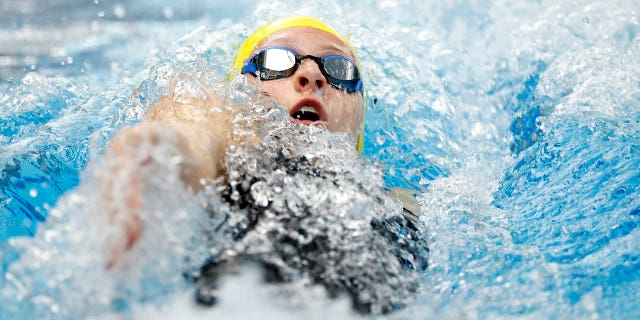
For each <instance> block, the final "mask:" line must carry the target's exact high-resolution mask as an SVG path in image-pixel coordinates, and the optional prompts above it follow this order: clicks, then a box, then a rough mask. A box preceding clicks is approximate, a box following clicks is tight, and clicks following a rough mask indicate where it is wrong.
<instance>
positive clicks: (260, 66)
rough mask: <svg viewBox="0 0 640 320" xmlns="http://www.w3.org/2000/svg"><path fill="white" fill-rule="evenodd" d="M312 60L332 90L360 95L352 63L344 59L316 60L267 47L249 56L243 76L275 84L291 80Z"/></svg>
mask: <svg viewBox="0 0 640 320" xmlns="http://www.w3.org/2000/svg"><path fill="white" fill-rule="evenodd" d="M304 59H311V60H313V61H315V62H316V63H317V64H318V66H319V67H320V72H322V75H323V76H324V77H325V78H326V79H327V82H328V83H329V84H331V85H332V86H333V87H334V88H336V89H338V90H340V91H345V92H348V93H353V92H356V91H360V92H362V80H361V79H360V73H359V72H358V67H357V66H356V64H355V62H353V61H351V60H350V59H348V58H346V57H343V56H335V55H334V56H326V57H324V58H319V57H316V56H312V55H304V56H303V55H299V54H298V53H296V52H295V51H293V50H292V49H290V48H286V47H269V48H265V49H262V50H260V51H258V52H257V53H256V54H254V55H253V56H251V57H250V58H249V60H247V63H246V64H245V65H244V67H242V74H245V73H251V74H253V75H254V76H256V77H259V78H260V80H275V79H282V78H287V77H290V76H292V75H293V74H294V73H295V72H296V70H297V69H298V66H300V63H302V60H304Z"/></svg>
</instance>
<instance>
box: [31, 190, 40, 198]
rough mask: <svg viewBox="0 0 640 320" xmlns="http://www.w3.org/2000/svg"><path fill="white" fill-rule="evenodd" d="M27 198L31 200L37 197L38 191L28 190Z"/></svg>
mask: <svg viewBox="0 0 640 320" xmlns="http://www.w3.org/2000/svg"><path fill="white" fill-rule="evenodd" d="M29 196H31V198H35V197H37V196H38V190H36V189H31V190H29Z"/></svg>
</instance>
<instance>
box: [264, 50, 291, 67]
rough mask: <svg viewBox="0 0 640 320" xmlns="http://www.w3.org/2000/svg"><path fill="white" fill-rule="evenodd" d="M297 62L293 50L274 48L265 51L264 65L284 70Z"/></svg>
mask: <svg viewBox="0 0 640 320" xmlns="http://www.w3.org/2000/svg"><path fill="white" fill-rule="evenodd" d="M295 63H296V57H295V55H294V54H293V52H291V51H288V50H285V49H281V48H272V49H268V50H266V51H265V52H264V64H263V65H264V67H265V68H267V69H270V70H274V71H284V70H288V69H290V68H291V67H293V66H294V65H295Z"/></svg>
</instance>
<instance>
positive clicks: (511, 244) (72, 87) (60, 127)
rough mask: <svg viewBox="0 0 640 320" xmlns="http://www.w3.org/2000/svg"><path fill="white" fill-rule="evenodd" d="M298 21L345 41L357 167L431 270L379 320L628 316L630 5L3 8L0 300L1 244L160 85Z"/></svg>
mask: <svg viewBox="0 0 640 320" xmlns="http://www.w3.org/2000/svg"><path fill="white" fill-rule="evenodd" d="M300 13H302V14H313V15H315V16H318V17H320V18H324V19H325V20H327V21H328V22H329V23H330V24H332V25H334V26H335V27H336V28H337V29H338V30H341V31H344V32H345V33H349V36H350V37H351V38H352V39H353V44H354V46H355V47H356V48H357V49H358V51H359V53H360V58H361V60H362V63H363V66H364V69H365V72H364V73H365V75H366V79H365V81H366V87H367V90H366V91H367V92H366V93H367V99H368V101H369V110H368V112H367V118H366V132H365V136H366V137H367V140H366V143H365V152H364V155H365V156H366V157H367V158H369V159H372V160H374V161H377V162H379V163H381V164H382V165H383V168H384V170H385V173H386V177H385V179H386V184H387V185H390V186H394V187H395V186H398V187H405V188H411V189H414V190H418V191H419V194H420V196H419V202H420V204H421V211H422V212H421V213H422V217H421V219H422V221H423V222H424V223H425V225H426V227H427V229H428V243H429V248H430V256H429V264H430V266H429V269H428V270H427V272H426V273H425V274H424V275H423V276H422V280H421V282H422V284H423V285H422V288H421V291H420V293H419V294H418V295H417V296H416V298H415V301H413V303H412V304H411V305H409V306H408V307H407V308H405V309H403V310H401V311H399V312H398V313H396V314H394V315H392V317H397V318H428V317H436V318H472V319H484V318H513V317H522V318H606V319H630V318H640V307H638V304H637V301H640V229H639V228H638V224H640V217H639V216H640V196H639V192H640V190H639V185H640V170H639V169H638V168H640V36H639V31H640V25H639V23H640V4H639V3H638V2H637V1H608V2H606V3H604V2H602V3H597V2H590V1H572V2H566V3H557V2H555V1H515V2H514V1H512V2H509V3H503V2H495V3H488V2H474V1H421V2H419V3H414V2H411V1H381V2H380V1H364V2H363V1H359V2H357V3H356V2H354V3H347V4H342V3H340V2H338V1H324V2H323V3H322V4H306V3H305V4H300V3H298V2H295V1H286V0H281V1H278V2H276V3H273V4H267V3H263V2H252V1H239V2H237V3H235V4H234V5H232V6H229V5H228V4H224V3H223V2H222V1H220V2H213V1H209V2H203V1H184V2H182V3H180V4H174V2H173V1H162V0H156V1H137V0H134V1H126V2H119V3H111V2H109V3H106V2H105V1H95V2H91V1H54V0H51V1H46V3H45V4H42V3H41V2H36V1H17V0H9V1H4V2H2V3H0V48H2V49H0V90H2V94H1V95H0V170H1V171H0V172H1V173H0V179H1V181H2V182H1V183H0V188H2V189H1V192H0V206H1V207H0V209H1V211H0V222H1V224H0V241H2V242H3V251H2V261H3V268H2V269H3V273H4V274H5V277H4V279H3V282H0V286H2V287H8V286H12V285H14V284H15V283H16V282H15V281H14V280H12V279H11V278H10V276H11V275H13V274H14V273H11V272H9V273H7V270H8V268H9V266H10V265H11V264H12V263H16V262H15V261H16V259H17V258H16V257H17V255H19V252H20V248H22V247H21V246H19V245H18V244H17V242H15V240H19V239H23V238H24V239H29V238H28V237H30V236H33V235H34V234H36V233H37V232H38V230H39V229H42V228H43V222H44V221H48V223H49V224H51V225H55V224H56V223H57V221H59V220H65V219H72V220H73V219H74V218H73V217H71V218H69V217H67V216H65V217H62V218H59V217H58V216H56V215H55V214H52V213H54V212H55V210H54V208H55V207H56V202H57V201H58V200H60V199H61V196H62V195H63V194H65V193H67V192H69V191H70V190H74V188H76V187H77V186H78V185H80V184H81V183H80V181H85V180H87V178H83V174H82V172H83V171H84V170H85V168H86V167H87V164H88V163H89V159H93V158H96V155H97V154H99V153H100V152H101V150H102V148H104V145H105V143H106V142H107V141H108V139H109V138H110V137H112V136H113V134H114V133H115V132H116V131H117V130H118V129H119V128H121V127H122V126H125V125H127V124H132V123H136V122H137V121H139V120H140V118H141V116H142V114H143V112H144V108H145V107H146V106H148V105H149V104H150V103H152V102H153V101H154V99H156V98H157V95H158V94H159V93H160V92H162V91H163V88H166V87H167V79H164V78H163V74H165V73H163V72H162V70H164V69H166V68H169V69H175V70H193V69H197V68H198V67H203V66H204V67H206V68H209V69H210V71H211V73H212V74H216V75H217V76H218V77H223V76H224V75H225V74H226V71H227V68H228V62H229V61H231V58H232V56H233V53H234V48H235V46H237V45H238V44H239V43H240V41H241V39H242V38H243V37H244V36H245V35H246V34H247V33H248V32H250V31H251V30H253V29H254V28H255V27H257V26H258V25H260V24H262V23H264V22H266V21H268V20H271V19H272V18H275V17H278V16H281V15H287V14H300ZM341 17H345V18H344V19H342V18H341ZM346 17H348V18H346ZM136 88H141V91H139V92H138V91H136V92H137V93H136V94H132V92H134V89H136ZM83 179H84V180H83ZM87 181H88V180H87ZM72 200H73V201H76V200H74V199H71V200H69V201H71V202H73V201H72ZM78 201H79V200H78ZM64 207H65V208H67V209H68V208H69V207H73V206H72V205H65V206H64ZM67 211H69V210H67ZM45 226H46V224H45ZM78 228H81V226H78ZM176 228H177V227H176ZM44 230H47V229H44ZM52 230H55V228H53V229H52ZM176 230H178V229H176ZM69 232H70V233H71V234H73V230H71V231H69ZM36 239H49V236H48V235H43V236H41V237H37V238H36ZM72 240H73V239H72ZM72 240H69V241H67V242H64V245H69V246H70V247H69V250H76V249H78V248H80V247H82V246H81V244H78V242H77V241H76V242H74V241H72ZM74 245H77V246H78V247H74ZM27 248H29V246H28V245H27ZM34 251H35V250H34ZM64 251H65V248H60V247H58V248H57V251H55V252H49V253H47V251H43V252H41V251H37V252H32V254H33V256H34V257H43V256H47V254H49V255H54V256H55V254H60V253H61V252H64ZM23 255H24V253H23ZM60 259H61V262H54V261H55V260H54V261H52V260H46V259H45V260H43V261H50V263H51V264H52V265H57V264H60V265H61V266H62V265H64V263H66V262H69V263H73V261H74V259H73V256H71V257H68V258H64V259H63V258H60ZM27 265H28V264H27ZM71 265H73V264H71ZM25 268H26V267H25ZM51 270H59V269H51ZM83 271H85V270H84V269H82V267H78V273H81V274H82V272H83ZM7 275H8V276H7ZM30 276H32V277H38V274H37V270H36V272H35V274H34V273H30ZM84 279H85V281H87V282H90V281H94V280H95V281H100V280H96V279H98V277H97V276H96V279H94V278H91V277H88V276H87V278H84ZM100 283H101V282H100ZM151 283H154V282H151ZM248 286H249V287H250V288H253V287H251V284H248ZM158 288H160V289H158ZM164 288H165V287H163V285H162V284H158V285H157V287H156V290H157V291H162V290H164ZM169 288H170V286H169ZM33 290H35V289H33ZM168 290H169V289H168ZM28 291H29V290H28V289H24V291H20V292H28ZM35 291H38V290H35ZM38 292H39V291H38ZM52 292H54V295H53V296H51V297H50V299H53V300H56V299H61V297H64V296H65V294H69V293H68V292H57V294H59V295H58V296H56V295H55V292H56V291H55V290H53V291H52ZM3 298H4V299H7V297H3ZM38 299H39V300H37V301H38V302H37V303H35V304H37V305H48V306H50V305H51V304H47V303H46V301H45V300H46V297H42V296H38ZM175 300H176V301H179V299H178V298H175ZM3 301H6V300H3ZM43 301H45V302H43ZM26 305H29V303H27V304H26ZM60 305H63V306H64V305H65V304H64V303H60ZM174 305H178V306H177V307H176V308H175V309H176V310H179V311H178V313H175V312H173V311H172V312H170V313H168V314H173V315H176V314H189V315H190V316H191V317H194V318H197V317H196V316H194V312H193V311H192V310H191V309H189V307H185V306H183V305H180V304H179V303H174ZM321 306H322V305H321V304H320V303H319V302H318V303H317V305H316V310H321ZM0 308H2V307H0ZM115 308H116V309H117V306H116V307H115ZM311 309H312V310H313V308H311ZM52 310H53V311H51V312H53V313H54V314H55V308H54V309H52ZM269 310H270V311H268V312H267V313H266V315H270V316H271V317H276V316H278V315H282V313H281V312H282V311H279V309H277V308H275V309H269ZM336 310H339V311H340V312H344V311H341V310H342V309H340V308H338V309H336ZM24 312H25V313H24V315H29V310H24ZM97 312H98V311H96V313H97ZM85 314H91V312H89V313H85ZM151 314H153V313H151ZM196 314H197V313H196ZM284 314H285V316H286V315H289V316H290V317H291V314H290V313H286V312H284ZM345 314H348V313H345ZM4 315H5V313H3V312H2V310H0V317H2V316H4ZM164 316H166V314H164Z"/></svg>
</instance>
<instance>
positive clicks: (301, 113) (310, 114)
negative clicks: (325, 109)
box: [291, 106, 320, 122]
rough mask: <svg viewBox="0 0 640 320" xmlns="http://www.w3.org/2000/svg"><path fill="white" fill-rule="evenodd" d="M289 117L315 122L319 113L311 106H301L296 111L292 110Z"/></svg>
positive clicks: (318, 117) (318, 118)
mask: <svg viewBox="0 0 640 320" xmlns="http://www.w3.org/2000/svg"><path fill="white" fill-rule="evenodd" d="M291 117H292V118H293V119H295V120H299V121H303V122H306V121H309V122H316V121H318V120H320V113H319V112H318V110H317V109H316V108H315V107H313V106H302V107H301V108H300V109H298V111H296V112H294V113H293V114H292V115H291Z"/></svg>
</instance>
